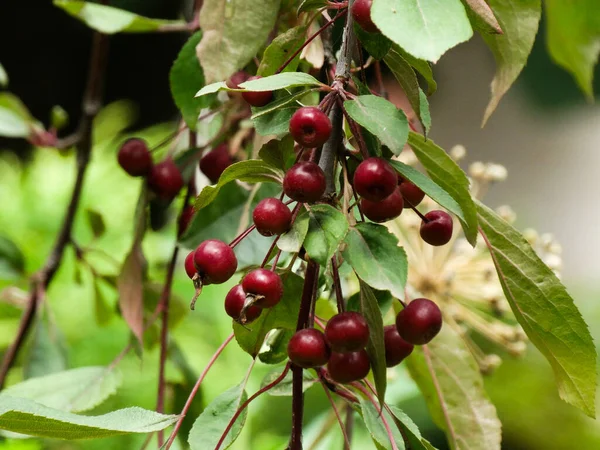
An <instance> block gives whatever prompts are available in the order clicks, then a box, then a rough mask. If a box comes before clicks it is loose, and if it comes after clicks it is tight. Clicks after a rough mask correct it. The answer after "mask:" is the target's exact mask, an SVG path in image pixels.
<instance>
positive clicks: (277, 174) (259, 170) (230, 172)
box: [195, 159, 283, 210]
mask: <svg viewBox="0 0 600 450" xmlns="http://www.w3.org/2000/svg"><path fill="white" fill-rule="evenodd" d="M236 180H239V181H245V182H246V183H262V182H267V181H270V182H275V183H279V184H281V182H282V180H283V171H282V170H279V169H276V168H274V167H272V166H270V165H269V164H267V163H265V162H264V161H261V160H259V159H249V160H247V161H240V162H238V163H235V164H232V165H231V166H229V167H228V168H227V169H225V171H224V172H223V173H222V174H221V177H220V178H219V182H218V183H217V184H216V185H215V186H207V187H205V188H204V189H202V192H200V195H199V196H198V198H197V199H196V205H195V207H196V210H200V209H202V208H204V207H206V206H207V205H209V204H210V203H211V202H212V201H213V200H214V199H215V198H216V197H217V194H218V193H219V190H220V189H221V188H222V187H223V186H225V185H226V184H227V183H230V182H232V181H236Z"/></svg>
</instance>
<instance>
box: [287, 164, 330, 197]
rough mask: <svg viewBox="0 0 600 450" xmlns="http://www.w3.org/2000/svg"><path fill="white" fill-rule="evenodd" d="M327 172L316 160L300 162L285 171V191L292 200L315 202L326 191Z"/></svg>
mask: <svg viewBox="0 0 600 450" xmlns="http://www.w3.org/2000/svg"><path fill="white" fill-rule="evenodd" d="M325 186H326V182H325V174H324V173H323V170H321V168H320V167H319V166H318V165H317V164H315V163H314V162H299V163H296V164H294V165H293V166H292V167H291V168H290V170H288V171H287V172H286V173H285V177H284V178H283V192H285V195H287V196H288V197H289V198H291V199H292V200H296V201H297V202H301V203H313V202H316V201H317V200H320V199H321V197H322V196H323V193H324V192H325Z"/></svg>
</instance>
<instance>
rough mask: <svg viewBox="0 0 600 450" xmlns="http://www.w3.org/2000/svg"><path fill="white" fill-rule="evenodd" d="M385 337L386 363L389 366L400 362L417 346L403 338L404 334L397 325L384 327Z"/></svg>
mask: <svg viewBox="0 0 600 450" xmlns="http://www.w3.org/2000/svg"><path fill="white" fill-rule="evenodd" d="M383 339H384V342H385V364H386V366H388V367H394V366H397V365H398V364H400V363H401V362H402V361H403V360H404V358H406V357H407V356H408V355H410V354H411V353H412V351H413V349H414V348H415V347H414V345H412V344H411V343H410V342H406V341H405V340H404V339H402V336H400V334H398V329H397V328H396V325H388V326H386V327H384V328H383Z"/></svg>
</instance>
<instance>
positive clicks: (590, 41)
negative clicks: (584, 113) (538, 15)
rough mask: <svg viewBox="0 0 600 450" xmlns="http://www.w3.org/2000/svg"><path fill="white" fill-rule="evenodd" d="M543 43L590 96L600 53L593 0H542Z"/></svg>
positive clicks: (599, 21)
mask: <svg viewBox="0 0 600 450" xmlns="http://www.w3.org/2000/svg"><path fill="white" fill-rule="evenodd" d="M544 4H545V7H546V8H545V11H546V19H547V32H546V43H547V45H548V51H549V53H550V56H551V57H552V59H553V60H554V61H555V62H556V63H557V64H558V65H559V66H561V67H563V68H564V69H565V70H567V71H568V72H569V73H571V75H573V76H574V77H575V80H576V81H577V84H579V87H580V88H581V90H582V91H583V92H584V93H585V94H586V96H587V97H588V99H589V100H593V98H594V92H593V86H592V81H593V78H594V66H595V65H596V63H597V62H598V54H599V53H600V17H599V15H598V3H597V2H596V1H595V0H580V1H578V2H577V3H573V2H572V1H569V0H545V2H544Z"/></svg>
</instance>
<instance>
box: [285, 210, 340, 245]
mask: <svg viewBox="0 0 600 450" xmlns="http://www.w3.org/2000/svg"><path fill="white" fill-rule="evenodd" d="M308 223H309V215H308V214H300V215H299V216H298V217H297V218H296V220H295V221H294V223H293V225H292V228H291V229H290V231H288V232H287V233H284V234H282V235H281V237H280V238H279V240H278V241H277V248H279V250H283V251H284V252H289V253H298V252H299V251H300V249H301V248H302V244H303V243H304V239H306V235H307V233H308ZM346 223H347V222H346Z"/></svg>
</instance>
